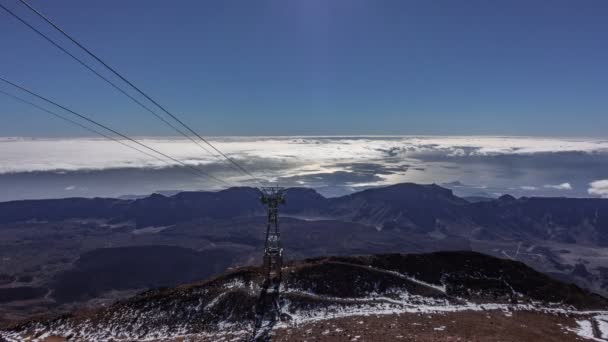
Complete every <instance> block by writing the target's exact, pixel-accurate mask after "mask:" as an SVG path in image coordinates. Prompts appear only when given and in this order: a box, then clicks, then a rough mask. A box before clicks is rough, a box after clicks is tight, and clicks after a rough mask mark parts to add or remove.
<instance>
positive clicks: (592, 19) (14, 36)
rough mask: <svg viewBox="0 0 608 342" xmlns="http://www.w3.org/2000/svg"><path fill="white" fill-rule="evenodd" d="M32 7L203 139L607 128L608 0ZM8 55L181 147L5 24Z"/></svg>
mask: <svg viewBox="0 0 608 342" xmlns="http://www.w3.org/2000/svg"><path fill="white" fill-rule="evenodd" d="M2 3H3V4H5V5H6V6H8V7H10V8H11V9H13V10H15V11H16V12H18V13H19V14H20V15H22V16H24V17H25V18H27V19H28V20H29V21H31V22H32V23H34V24H36V26H37V27H40V28H41V29H44V30H45V32H48V33H50V34H52V36H53V37H57V38H60V36H59V35H57V34H55V33H54V32H53V31H52V30H51V29H50V28H48V27H47V26H45V25H44V24H43V23H42V22H41V21H39V20H37V19H36V17H34V16H32V15H31V13H29V12H28V11H27V10H26V9H25V8H24V7H23V6H22V5H20V4H19V3H18V2H17V1H16V0H2ZM32 4H33V5H34V6H35V7H37V8H38V9H40V10H41V11H42V12H43V13H45V14H47V15H48V16H49V17H51V18H52V19H54V20H55V21H56V22H57V23H58V24H60V26H63V27H64V28H65V29H66V30H67V31H68V32H70V33H72V34H73V35H74V36H75V37H76V38H77V39H79V40H80V41H81V42H83V43H84V44H85V45H86V46H88V47H90V48H91V49H92V50H93V51H95V52H97V53H98V54H99V55H100V56H101V57H102V58H103V59H105V60H106V61H108V62H109V63H110V64H111V65H113V66H115V67H116V68H117V69H118V70H120V71H122V72H123V73H124V74H125V75H127V76H128V77H129V78H131V79H132V80H133V81H134V82H135V83H136V84H138V85H140V86H141V87H142V88H143V89H145V90H146V91H147V92H148V93H150V94H151V95H153V96H154V97H156V98H157V99H159V100H160V102H161V103H163V104H165V105H166V106H167V107H168V108H170V109H171V110H172V111H173V112H175V113H176V114H179V115H180V116H181V117H182V118H183V119H184V120H185V121H186V122H188V123H190V124H191V125H192V126H193V127H195V128H196V129H197V130H198V131H199V132H200V133H201V134H203V135H294V134H301V135H318V134H489V135H491V134H506V135H573V136H605V135H606V133H605V130H606V127H608V115H607V114H608V96H607V95H606V94H608V66H607V62H606V61H608V44H606V37H608V20H606V18H607V17H608V2H606V1H600V0H598V1H591V0H590V1H535V0H532V1H530V0H528V1H504V2H495V1H399V0H395V1H371V0H370V1H357V0H349V1H346V0H339V1H338V0H335V1H325V0H306V1H304V0H302V1H293V0H272V1H157V0H146V1H114V0H111V1H97V2H89V1H75V0H74V1H72V0H70V1H64V0H60V1H40V0H32ZM0 41H2V46H3V51H2V53H0V74H1V75H3V76H4V77H7V78H9V79H11V80H14V81H15V82H18V83H22V84H24V85H26V86H28V87H30V88H32V89H34V90H36V91H39V92H41V93H42V94H45V95H47V96H49V97H51V98H54V99H56V100H57V101H59V102H61V103H65V104H67V105H69V106H71V107H73V108H74V109H77V110H79V111H82V112H83V113H87V114H90V115H91V116H93V117H95V118H97V119H99V120H101V121H103V122H105V123H108V124H110V125H112V126H114V127H121V128H123V130H124V131H126V132H128V133H130V134H134V135H173V134H174V133H173V132H172V131H171V130H170V129H168V128H166V127H165V126H163V125H162V124H161V123H159V122H158V121H156V120H155V119H154V118H152V117H151V116H150V115H149V114H147V113H146V112H144V111H142V110H141V109H140V108H139V107H137V106H136V105H134V104H133V103H131V102H130V101H129V100H128V99H126V98H124V97H122V95H120V94H118V93H116V92H115V91H114V90H113V89H111V88H110V87H109V86H107V85H106V84H104V83H103V82H102V81H100V80H99V79H97V78H95V76H93V75H92V74H90V73H89V72H88V71H87V70H85V69H83V68H82V67H81V66H79V65H77V64H76V63H74V62H73V61H72V60H70V59H69V58H68V57H67V56H65V55H63V54H62V53H61V52H59V51H58V50H56V49H55V48H54V47H53V46H51V45H50V44H48V43H47V42H45V41H43V40H42V39H40V38H39V37H37V36H36V35H35V34H34V33H32V32H31V31H29V30H28V29H27V28H26V27H24V26H23V25H21V24H20V23H18V22H17V21H15V20H14V19H12V18H10V17H8V16H7V15H6V14H5V13H3V12H1V11H0ZM62 41H63V40H62ZM63 42H65V41H63ZM73 51H75V52H78V50H76V49H73ZM1 89H8V88H6V87H4V86H2V88H1ZM0 116H1V117H2V125H0V135H2V136H72V135H86V134H87V133H86V132H82V131H80V130H78V129H77V128H75V127H72V126H68V125H66V124H65V123H63V122H61V121H58V120H57V119H54V118H51V117H47V116H46V114H44V113H40V112H38V111H36V110H34V109H30V108H28V107H25V106H23V105H21V104H17V103H14V102H13V101H12V100H10V99H7V98H4V97H1V98H0Z"/></svg>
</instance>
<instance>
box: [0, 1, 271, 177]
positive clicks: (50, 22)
mask: <svg viewBox="0 0 608 342" xmlns="http://www.w3.org/2000/svg"><path fill="white" fill-rule="evenodd" d="M19 1H20V2H21V3H22V4H24V5H25V6H26V7H27V8H29V9H30V10H31V11H33V12H34V13H36V14H37V15H38V16H39V17H40V18H42V19H43V20H44V21H46V22H47V23H48V24H49V25H51V26H53V28H55V29H56V30H57V31H59V32H60V33H61V34H63V35H64V36H65V37H66V38H68V39H69V40H70V41H72V42H73V43H74V44H76V45H77V46H78V47H80V48H81V49H82V50H84V51H85V52H86V53H87V54H88V55H89V56H91V57H93V58H94V59H95V60H97V61H98V62H99V63H101V64H102V65H103V66H104V67H106V68H107V69H108V70H110V71H111V72H112V73H113V74H114V75H116V76H117V77H118V78H120V79H121V80H123V81H124V82H125V83H127V84H128V85H129V86H131V88H133V89H135V90H136V91H137V92H138V93H139V94H141V95H142V96H144V97H145V98H146V99H148V100H149V101H150V102H152V103H153V104H155V105H156V106H157V107H158V108H160V109H161V110H162V111H163V112H164V113H165V114H167V115H169V116H170V117H171V118H173V119H174V120H175V121H177V122H178V123H179V124H180V125H181V126H182V127H184V128H185V129H187V130H188V131H189V132H190V133H192V134H193V135H195V136H196V137H198V138H199V139H200V140H201V141H202V142H204V143H205V144H207V145H208V146H209V147H211V148H212V149H213V150H214V151H216V152H217V153H219V155H221V156H222V157H224V158H225V159H226V160H227V161H228V162H230V164H232V165H233V166H234V167H236V168H237V169H238V170H240V171H241V172H243V173H245V174H246V175H248V176H249V177H251V178H252V179H253V180H254V181H256V182H257V183H259V184H260V185H261V182H260V179H259V178H258V177H256V176H254V175H253V174H251V173H250V172H249V171H247V169H245V168H244V167H243V166H241V165H240V164H239V163H237V162H236V161H235V160H234V159H232V158H230V157H228V156H227V155H226V154H225V153H224V152H222V151H221V150H219V149H218V148H217V147H216V146H215V145H213V144H212V143H211V142H209V141H208V140H207V139H205V138H203V137H202V136H201V135H200V134H198V133H197V132H196V131H194V130H193V129H192V128H190V127H189V126H188V125H187V124H185V123H184V122H183V121H182V120H180V119H179V118H178V117H177V116H175V115H174V114H172V113H171V112H169V111H168V110H167V109H165V107H163V106H162V105H160V104H159V103H158V102H157V101H155V100H154V99H153V98H152V97H150V96H149V95H148V94H146V93H145V92H143V91H142V90H141V89H140V88H138V87H137V86H135V85H134V84H133V83H132V82H131V81H129V80H128V79H127V78H126V77H124V76H123V75H122V74H120V73H119V72H118V71H116V70H115V69H114V68H112V67H110V66H109V65H108V64H107V63H105V62H104V61H103V60H101V58H99V57H98V56H97V55H95V54H94V53H93V52H91V51H90V50H89V49H87V48H86V47H85V46H84V45H82V44H81V43H79V42H78V41H77V40H76V39H74V38H73V37H72V36H70V35H69V34H68V33H67V32H66V31H64V30H63V29H62V28H60V27H59V26H58V25H56V24H55V23H54V22H53V21H51V20H50V19H49V18H47V17H46V16H45V15H43V14H42V13H40V12H39V11H38V10H36V9H35V8H33V7H32V6H31V5H30V4H29V3H27V2H26V1H24V0H19ZM0 6H1V7H2V8H3V9H4V10H6V11H7V12H9V13H10V14H12V15H13V16H14V17H16V18H18V19H19V20H20V21H21V22H22V23H24V24H26V25H27V26H28V27H30V28H31V29H33V30H35V31H36V32H37V33H39V34H40V35H42V36H44V34H43V33H41V32H40V31H38V30H36V29H35V28H33V27H32V26H31V25H29V24H27V23H26V22H25V21H24V20H22V19H21V18H19V17H18V16H17V15H16V14H14V13H12V12H11V11H9V10H8V9H7V8H6V7H4V6H2V5H0ZM44 37H45V38H46V39H47V40H49V41H50V38H48V37H46V36H44ZM53 45H55V46H57V44H53ZM57 47H58V46H57ZM60 49H61V50H62V51H64V52H66V53H67V51H65V49H62V48H60ZM70 55H71V54H70ZM81 64H82V63H81ZM88 69H90V68H88ZM95 74H97V75H98V76H99V74H98V73H95ZM213 155H214V156H215V154H213Z"/></svg>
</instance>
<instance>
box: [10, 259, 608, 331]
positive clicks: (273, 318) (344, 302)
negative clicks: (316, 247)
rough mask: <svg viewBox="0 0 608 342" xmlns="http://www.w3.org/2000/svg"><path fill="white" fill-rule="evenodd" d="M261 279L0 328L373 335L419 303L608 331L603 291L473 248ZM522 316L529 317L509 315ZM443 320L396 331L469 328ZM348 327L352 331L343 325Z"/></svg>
mask: <svg viewBox="0 0 608 342" xmlns="http://www.w3.org/2000/svg"><path fill="white" fill-rule="evenodd" d="M264 290H265V287H264V284H263V276H262V274H261V272H260V269H258V268H255V267H248V268H241V269H235V270H232V271H229V272H227V273H225V274H223V275H220V276H218V277H216V278H213V279H210V280H207V281H203V282H199V283H194V284H190V285H183V286H178V287H175V288H163V289H156V290H150V291H147V292H144V293H141V294H139V295H137V296H135V297H133V298H130V299H128V300H123V301H120V302H117V303H115V304H113V305H111V306H109V307H106V308H100V309H96V310H92V311H86V312H85V311H81V312H77V313H74V314H69V315H65V316H62V317H57V318H48V319H39V320H35V321H29V322H26V323H22V324H18V325H14V326H12V327H10V328H7V329H4V330H2V331H1V332H0V336H2V337H3V338H4V339H6V340H8V341H27V340H36V341H51V340H52V341H61V340H115V341H132V340H147V341H160V340H163V341H164V340H173V341H181V340H182V339H184V338H188V339H189V340H192V341H219V340H234V341H246V340H255V339H257V340H267V339H270V338H272V339H274V340H290V339H289V338H295V337H296V336H299V337H303V338H314V339H315V340H324V339H325V340H350V339H351V338H355V337H356V336H359V337H361V336H364V338H363V340H374V339H373V336H381V335H382V336H386V338H388V336H387V335H386V333H387V332H388V331H389V330H387V329H385V328H384V327H385V325H384V324H382V323H381V322H382V321H384V322H389V321H390V322H393V323H391V324H392V325H391V326H392V327H397V326H399V325H403V324H413V323H415V322H416V320H417V321H420V317H421V316H420V315H421V314H424V315H425V316H426V317H428V319H425V320H424V321H425V322H426V324H429V322H437V323H439V322H443V321H445V320H446V317H450V320H449V322H457V321H458V320H459V319H462V320H463V322H469V323H471V320H472V319H473V317H476V316H479V317H484V318H486V317H487V319H492V320H493V322H494V321H495V322H497V324H501V326H502V327H503V328H502V329H503V331H498V330H496V331H495V332H494V333H493V335H492V331H491V330H488V329H485V330H484V329H480V335H479V336H477V338H478V337H482V336H486V337H492V336H493V337H494V338H498V337H502V338H506V337H508V336H511V335H512V336H534V334H535V333H536V330H535V329H537V328H538V327H540V326H542V327H551V328H552V329H553V330H554V331H552V332H551V334H550V335H551V336H553V337H552V338H553V340H556V341H570V340H575V339H576V338H583V337H585V336H586V335H585V334H591V335H589V336H587V337H590V338H595V339H597V340H603V339H607V340H608V311H607V310H608V300H607V299H606V298H603V297H601V296H598V295H595V294H592V293H590V292H587V291H585V290H582V289H580V288H578V287H577V286H574V285H567V284H564V283H561V282H558V281H556V280H553V279H551V278H549V277H547V276H545V275H543V274H541V273H538V272H536V271H534V270H532V269H531V268H529V267H527V266H525V265H524V264H522V263H519V262H514V261H508V260H501V259H497V258H494V257H489V256H486V255H482V254H478V253H474V252H440V253H430V254H406V255H404V254H388V255H376V256H360V257H327V258H316V259H308V260H305V261H301V262H294V263H291V264H289V265H287V266H286V267H285V268H284V270H283V281H282V284H281V287H280V292H279V294H276V293H274V292H272V291H269V292H266V291H264ZM263 296H265V297H263ZM268 296H274V297H273V298H274V299H275V300H276V303H277V307H276V309H277V310H278V313H276V312H272V313H269V312H261V311H260V310H267V311H268V310H271V311H272V310H274V309H272V307H270V308H269V307H268V306H261V305H260V303H261V302H262V298H268ZM358 317H359V318H358ZM381 317H386V318H381ZM525 317H528V318H529V319H530V322H532V320H534V321H535V322H537V323H536V324H535V325H533V326H521V325H518V324H515V323H517V322H521V321H522V320H523V319H524V318H525ZM358 322H361V323H358ZM366 322H367V323H366ZM416 324H418V325H421V323H416ZM443 324H444V325H443V328H441V327H442V326H437V328H439V329H441V330H439V331H436V332H437V333H438V334H439V335H437V334H429V331H425V330H424V329H422V327H420V328H416V329H409V330H400V331H401V333H408V334H409V336H410V338H413V339H414V340H416V338H417V337H420V339H419V340H433V338H435V337H437V336H441V334H442V331H443V330H445V329H446V326H448V330H447V331H450V334H451V335H450V336H452V337H454V340H455V339H456V338H457V337H460V338H467V336H469V337H471V336H470V335H467V334H470V333H471V331H470V329H469V330H467V331H468V332H466V333H465V332H463V331H464V330H462V329H461V330H458V329H457V327H456V326H454V327H452V326H451V325H450V323H446V322H444V323H443ZM337 325H338V326H341V327H343V328H337ZM483 325H484V324H480V326H483ZM463 326H465V324H464V323H463ZM302 327H306V329H305V330H303V329H302ZM364 327H366V328H364ZM344 329H350V330H349V331H351V333H349V334H346V333H345V334H341V332H344ZM432 329H434V328H432ZM427 330H428V329H427ZM416 331H418V332H416ZM355 333H358V334H359V335H354V334H355ZM391 333H395V334H398V333H399V331H393V332H391ZM383 334H384V335H383ZM522 334H523V335H522ZM526 334H528V335H526ZM347 335H349V336H347ZM351 335H352V336H351ZM290 336H291V337H290ZM395 336H396V335H395ZM395 336H393V337H395ZM330 337H331V338H330ZM472 337H476V336H474V335H473V336H472ZM346 338H348V339H346ZM506 339H507V340H508V338H506ZM389 340H390V339H389ZM484 340H485V339H484ZM487 340H492V339H490V338H488V339H487ZM548 340H549V339H548Z"/></svg>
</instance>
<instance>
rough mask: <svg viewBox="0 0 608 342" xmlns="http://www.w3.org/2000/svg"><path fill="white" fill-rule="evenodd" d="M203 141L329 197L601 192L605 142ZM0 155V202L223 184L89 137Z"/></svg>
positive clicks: (15, 142)
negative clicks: (429, 189)
mask: <svg viewBox="0 0 608 342" xmlns="http://www.w3.org/2000/svg"><path fill="white" fill-rule="evenodd" d="M138 140H140V141H141V142H143V143H144V144H146V145H149V146H151V147H153V148H154V149H157V150H159V151H162V152H163V153H166V154H168V155H170V156H172V157H173V158H176V159H178V160H180V161H182V162H184V163H185V164H188V165H191V166H193V167H196V168H199V169H201V170H202V171H204V172H206V173H210V174H212V175H214V176H215V177H218V178H221V179H224V180H225V181H226V182H228V183H230V184H231V185H251V186H255V185H256V183H254V182H253V181H252V180H251V179H250V177H248V176H246V175H243V174H241V173H239V172H237V171H236V170H234V168H233V167H231V166H230V164H229V163H226V162H225V161H222V159H221V158H219V156H217V155H215V156H214V155H212V154H210V153H208V152H206V151H205V150H204V149H203V148H202V147H201V146H198V145H196V144H194V143H192V142H191V141H189V140H187V139H180V138H140V139H138ZM210 141H211V142H212V143H213V144H215V146H217V147H218V148H219V149H220V150H222V151H223V152H224V153H226V154H227V155H229V156H230V157H231V158H233V159H234V160H235V161H237V162H238V163H240V164H242V165H243V166H245V167H246V168H247V169H248V170H249V171H251V173H252V174H254V175H255V176H256V177H258V178H260V179H261V180H262V181H263V182H268V183H272V184H277V183H278V184H279V185H283V186H306V187H313V188H315V189H317V190H318V191H320V192H321V193H323V194H324V195H327V196H338V195H343V194H348V193H351V192H353V191H357V190H360V189H364V188H368V187H375V186H382V185H388V184H394V183H399V182H416V183H437V184H440V185H443V186H446V187H449V188H451V189H453V190H454V191H455V192H456V193H457V194H459V195H463V196H485V197H496V196H499V195H501V194H504V193H510V194H513V195H515V196H571V197H608V140H605V139H594V138H545V137H496V136H396V137H387V136H370V137H361V136H354V137H216V138H212V139H211V140H210ZM124 143H128V142H124ZM138 148H139V149H142V148H141V147H138ZM207 149H208V148H207ZM148 152H149V151H148ZM161 159H162V157H161ZM0 161H1V163H0V188H3V189H4V191H3V192H2V193H0V200H11V199H22V198H47V197H66V196H87V197H91V196H112V197H114V196H121V195H129V194H147V193H151V192H155V191H159V190H171V191H173V190H175V191H178V190H213V189H219V188H222V187H225V185H223V184H220V183H218V182H216V181H214V180H212V179H209V178H206V177H204V176H201V175H197V174H195V173H192V172H190V171H191V170H188V168H187V167H184V166H182V165H180V164H178V163H176V162H174V161H166V160H158V159H156V158H153V157H150V156H148V155H145V154H142V153H139V152H137V151H134V150H132V149H129V148H127V147H125V146H123V145H121V144H118V143H116V142H113V141H107V140H102V139H95V138H72V139H67V138H63V139H46V138H45V139H43V138H36V139H34V138H0Z"/></svg>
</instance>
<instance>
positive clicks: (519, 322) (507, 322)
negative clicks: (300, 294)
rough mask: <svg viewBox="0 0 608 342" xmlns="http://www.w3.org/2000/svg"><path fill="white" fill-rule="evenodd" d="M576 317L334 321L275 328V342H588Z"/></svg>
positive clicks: (473, 315)
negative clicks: (578, 331)
mask: <svg viewBox="0 0 608 342" xmlns="http://www.w3.org/2000/svg"><path fill="white" fill-rule="evenodd" d="M575 327H576V322H575V319H574V318H571V317H567V316H564V315H552V314H543V313H536V312H526V311H517V312H509V313H504V312H502V311H486V312H459V313H446V314H432V315H429V314H400V315H398V314H395V315H381V316H359V317H347V318H336V319H331V320H326V321H320V322H315V323H309V324H304V325H301V326H298V327H295V328H286V329H277V330H275V332H274V336H273V341H277V342H278V341H284V342H287V341H289V342H304V341H306V342H312V341H320V342H321V341H358V342H363V341H374V342H375V341H378V342H383V341H446V342H447V341H450V342H451V341H470V342H475V341H484V342H485V341H491V342H492V341H496V342H498V341H501V342H510V341H512V342H522V341H535V342H540V341H547V342H551V341H588V340H587V339H584V338H581V337H579V336H577V335H576V334H575V333H573V332H570V331H569V330H568V329H567V328H571V329H572V328H575Z"/></svg>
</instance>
